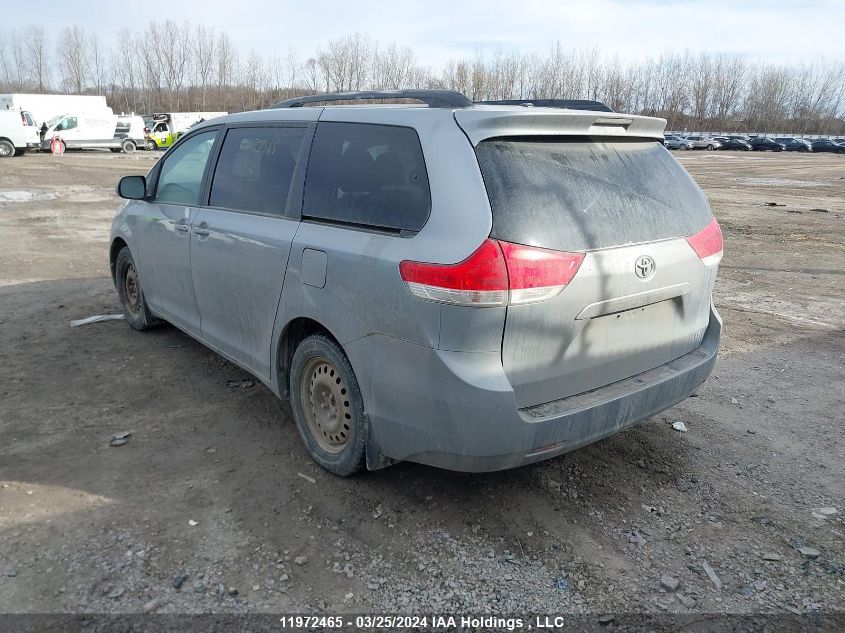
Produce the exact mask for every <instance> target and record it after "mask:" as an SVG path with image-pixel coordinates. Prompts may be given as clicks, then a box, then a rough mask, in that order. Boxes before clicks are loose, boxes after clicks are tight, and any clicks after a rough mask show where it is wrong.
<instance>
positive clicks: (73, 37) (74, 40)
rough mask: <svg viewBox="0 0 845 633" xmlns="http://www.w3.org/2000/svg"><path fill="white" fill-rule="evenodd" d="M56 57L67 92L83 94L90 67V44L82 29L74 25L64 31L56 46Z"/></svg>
mask: <svg viewBox="0 0 845 633" xmlns="http://www.w3.org/2000/svg"><path fill="white" fill-rule="evenodd" d="M56 57H57V59H58V60H59V69H60V71H61V75H62V83H63V84H64V87H65V90H68V91H69V92H74V93H76V94H82V92H83V91H84V89H85V75H86V72H87V69H88V66H89V59H88V44H87V42H86V40H85V30H84V29H83V28H82V27H80V26H77V25H74V26H69V27H66V28H64V29H63V30H62V33H61V35H60V36H59V41H58V43H57V45H56Z"/></svg>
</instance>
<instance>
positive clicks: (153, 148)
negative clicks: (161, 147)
mask: <svg viewBox="0 0 845 633" xmlns="http://www.w3.org/2000/svg"><path fill="white" fill-rule="evenodd" d="M147 149H148V150H149V151H151V152H154V151H156V150H157V149H158V145H156V142H155V141H154V140H152V139H150V140H148V141H147Z"/></svg>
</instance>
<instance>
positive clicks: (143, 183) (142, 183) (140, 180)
mask: <svg viewBox="0 0 845 633" xmlns="http://www.w3.org/2000/svg"><path fill="white" fill-rule="evenodd" d="M117 195H119V196H120V197H121V198H126V199H127V200H143V199H144V198H146V197H147V179H146V178H144V177H143V176H124V177H123V178H121V179H120V182H118V183H117Z"/></svg>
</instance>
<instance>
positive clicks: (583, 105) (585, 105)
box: [475, 99, 613, 112]
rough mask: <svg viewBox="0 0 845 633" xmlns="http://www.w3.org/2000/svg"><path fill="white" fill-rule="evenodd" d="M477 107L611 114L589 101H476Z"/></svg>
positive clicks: (597, 103)
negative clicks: (503, 106) (514, 106)
mask: <svg viewBox="0 0 845 633" xmlns="http://www.w3.org/2000/svg"><path fill="white" fill-rule="evenodd" d="M475 103H476V104H477V105H516V106H525V107H527V108H531V107H534V108H565V109H567V110H591V111H593V112H613V110H611V109H610V108H609V107H608V106H606V105H605V104H603V103H602V102H601V101H592V100H590V99H500V100H498V101H476V102H475Z"/></svg>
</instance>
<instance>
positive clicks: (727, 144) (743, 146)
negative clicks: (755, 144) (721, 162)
mask: <svg viewBox="0 0 845 633" xmlns="http://www.w3.org/2000/svg"><path fill="white" fill-rule="evenodd" d="M714 138H715V139H716V140H717V141H719V143H720V144H721V145H722V147H721V148H720V149H729V150H736V151H740V152H746V151H749V150H750V149H751V145H749V144H748V141H746V140H744V139H741V138H732V137H728V136H716V137H714Z"/></svg>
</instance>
